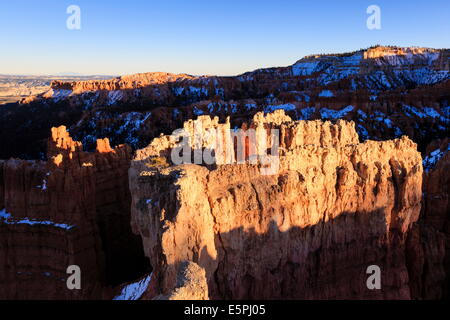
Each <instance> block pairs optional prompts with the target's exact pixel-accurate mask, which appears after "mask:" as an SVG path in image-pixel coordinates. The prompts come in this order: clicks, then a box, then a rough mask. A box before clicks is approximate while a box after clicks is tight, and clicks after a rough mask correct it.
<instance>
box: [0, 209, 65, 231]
mask: <svg viewBox="0 0 450 320" xmlns="http://www.w3.org/2000/svg"><path fill="white" fill-rule="evenodd" d="M0 222H3V223H5V224H10V225H14V224H28V225H30V226H35V225H44V226H51V227H55V228H61V229H65V230H70V229H72V228H74V226H72V225H68V224H65V223H55V222H53V221H49V220H46V221H44V220H36V219H29V218H23V219H14V218H13V217H12V215H11V214H10V213H8V212H6V209H3V210H0Z"/></svg>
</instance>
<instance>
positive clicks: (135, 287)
mask: <svg viewBox="0 0 450 320" xmlns="http://www.w3.org/2000/svg"><path fill="white" fill-rule="evenodd" d="M152 275H153V273H151V274H150V275H148V276H146V277H145V278H143V279H142V280H140V281H138V282H134V283H130V284H128V285H126V286H125V287H123V288H122V292H121V293H120V295H118V296H116V297H114V298H113V300H139V299H140V298H141V297H142V295H143V294H144V292H145V290H147V288H148V285H149V284H150V281H151V279H152Z"/></svg>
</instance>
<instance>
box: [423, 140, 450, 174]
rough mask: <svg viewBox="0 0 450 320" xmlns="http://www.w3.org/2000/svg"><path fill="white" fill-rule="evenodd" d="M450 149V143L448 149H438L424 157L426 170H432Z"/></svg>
mask: <svg viewBox="0 0 450 320" xmlns="http://www.w3.org/2000/svg"><path fill="white" fill-rule="evenodd" d="M448 151H450V145H449V146H448V147H447V150H444V151H441V149H436V150H434V151H433V152H431V153H430V154H429V155H428V156H426V157H425V158H424V159H423V167H424V169H425V171H427V172H428V171H430V170H431V169H433V168H434V167H435V166H436V164H437V163H438V161H439V160H440V159H441V158H442V157H443V156H444V155H445V154H446V153H447V152H448Z"/></svg>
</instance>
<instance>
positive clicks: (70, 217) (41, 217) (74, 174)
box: [0, 127, 148, 299]
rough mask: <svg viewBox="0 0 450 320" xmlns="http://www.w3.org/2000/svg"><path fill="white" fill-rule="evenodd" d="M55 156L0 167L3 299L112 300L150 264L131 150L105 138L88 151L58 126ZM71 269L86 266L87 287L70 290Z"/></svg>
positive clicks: (84, 280) (52, 140)
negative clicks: (135, 229) (133, 222)
mask: <svg viewBox="0 0 450 320" xmlns="http://www.w3.org/2000/svg"><path fill="white" fill-rule="evenodd" d="M48 158H49V161H48V162H44V161H25V160H15V159H11V160H8V161H2V162H1V163H0V288H1V290H0V298H3V299H101V298H105V297H108V296H109V295H110V289H111V288H112V287H113V286H115V285H117V284H119V283H121V282H125V281H129V280H132V279H134V278H135V277H138V276H139V275H140V273H142V272H145V271H146V270H145V266H148V264H147V263H146V261H145V258H144V257H143V254H142V245H141V241H140V239H139V238H138V237H136V236H133V235H132V234H131V230H130V227H129V221H130V215H129V214H130V213H129V212H130V211H129V207H130V196H129V190H128V175H127V171H128V167H129V162H130V158H131V154H130V148H129V147H127V146H119V147H117V148H115V149H112V148H110V146H109V142H108V140H107V139H105V140H99V141H98V145H97V152H95V153H87V152H83V150H82V145H81V143H80V142H77V141H74V140H72V138H71V137H70V136H69V133H68V132H67V131H66V128H65V127H59V128H53V129H52V132H51V138H50V139H49V142H48ZM71 265H77V266H79V267H80V270H81V289H80V290H69V288H68V287H67V284H66V281H67V279H68V277H69V276H70V275H71V274H68V273H67V272H66V271H67V268H68V267H69V266H71ZM143 266H144V267H143Z"/></svg>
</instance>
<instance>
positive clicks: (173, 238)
mask: <svg viewBox="0 0 450 320" xmlns="http://www.w3.org/2000/svg"><path fill="white" fill-rule="evenodd" d="M197 121H198V122H201V123H202V124H204V123H210V122H212V123H214V121H212V120H211V119H209V120H208V117H200V118H199V120H197ZM222 125H223V126H225V127H227V126H229V124H227V123H225V124H222ZM214 126H215V124H214ZM244 127H247V128H260V129H264V130H267V129H269V128H271V129H274V128H276V129H279V132H280V137H279V142H280V157H279V170H278V171H277V172H276V173H274V174H271V175H267V174H262V171H261V165H260V164H250V163H248V161H247V162H246V163H242V164H224V165H216V166H209V165H194V164H182V165H178V166H174V165H171V164H170V161H171V159H170V157H169V158H168V159H166V161H162V160H158V161H155V159H159V158H158V157H161V155H162V157H163V158H164V154H167V152H166V151H167V150H164V148H167V144H164V143H162V144H160V145H161V148H162V149H163V150H158V148H156V147H155V143H154V144H153V145H151V146H150V147H149V148H148V149H145V150H142V151H140V152H138V153H137V157H136V158H135V159H134V160H133V161H132V164H131V168H130V173H129V175H130V189H131V194H132V227H133V230H134V232H136V233H138V234H140V235H141V236H142V239H143V243H144V250H145V253H146V255H147V256H148V257H149V258H150V261H151V264H152V266H153V267H154V277H155V281H156V285H157V288H158V290H159V293H160V294H164V295H166V294H168V293H169V292H170V291H171V288H173V287H174V286H175V283H176V274H177V269H178V267H179V265H180V263H181V262H182V261H185V260H188V261H193V262H195V263H197V264H198V265H199V266H201V267H202V268H204V269H205V271H206V277H207V281H208V289H209V295H210V297H211V298H227V299H245V298H251V299H254V298H263V299H264V298H271V299H274V298H304V299H333V298H334V299H338V298H351V299H358V298H360V299H361V298H369V299H382V298H387V299H408V298H411V295H410V287H409V285H410V280H409V276H408V269H407V266H406V257H405V252H406V248H405V243H406V237H407V234H408V232H409V231H410V228H411V226H412V224H413V223H414V222H415V221H416V220H417V219H418V217H419V213H420V207H421V204H420V202H421V184H422V164H421V157H420V154H419V153H418V152H417V146H416V144H414V143H413V142H412V141H411V140H409V139H408V138H406V137H402V138H401V139H396V140H393V141H385V142H375V141H366V142H365V143H362V144H361V143H359V141H358V135H357V133H356V131H355V128H354V124H353V123H350V122H345V121H338V122H337V123H336V124H332V123H330V122H321V121H310V122H306V121H295V122H294V121H287V119H286V116H285V115H284V113H283V112H278V114H277V115H276V116H270V117H268V118H264V117H263V116H262V114H259V115H257V116H255V118H254V120H253V122H252V123H249V124H248V125H246V126H244ZM257 131H258V130H257ZM160 139H161V140H164V139H169V140H170V138H165V137H161V138H160ZM169 148H170V147H169ZM199 148H202V149H203V150H207V149H208V148H207V146H205V145H201V146H199ZM370 265H378V266H379V267H380V268H381V270H382V289H381V290H369V289H368V288H367V286H366V280H367V277H368V276H367V274H366V270H367V267H368V266H370Z"/></svg>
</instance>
